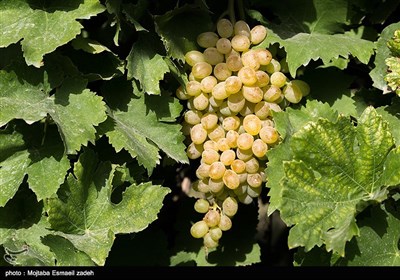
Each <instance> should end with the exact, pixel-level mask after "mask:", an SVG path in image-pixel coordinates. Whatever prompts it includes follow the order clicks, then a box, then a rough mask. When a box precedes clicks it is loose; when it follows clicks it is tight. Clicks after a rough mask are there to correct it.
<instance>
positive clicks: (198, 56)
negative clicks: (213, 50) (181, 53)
mask: <svg viewBox="0 0 400 280" xmlns="http://www.w3.org/2000/svg"><path fill="white" fill-rule="evenodd" d="M203 61H205V60H204V55H203V53H202V52H199V51H197V50H193V51H188V52H187V53H186V54H185V62H186V63H187V64H189V65H190V66H194V65H195V64H196V63H197V62H203Z"/></svg>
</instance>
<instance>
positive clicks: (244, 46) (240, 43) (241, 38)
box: [231, 34, 250, 52]
mask: <svg viewBox="0 0 400 280" xmlns="http://www.w3.org/2000/svg"><path fill="white" fill-rule="evenodd" d="M231 44H232V48H233V49H234V50H235V51H238V52H244V51H247V50H248V49H249V48H250V39H249V37H247V36H245V35H242V34H238V35H235V36H233V38H232V40H231Z"/></svg>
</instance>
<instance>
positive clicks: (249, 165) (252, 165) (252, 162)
mask: <svg viewBox="0 0 400 280" xmlns="http://www.w3.org/2000/svg"><path fill="white" fill-rule="evenodd" d="M259 168H260V163H259V162H258V160H257V159H256V158H255V157H252V158H250V159H249V160H247V161H246V172H247V173H256V172H257V171H258V169H259Z"/></svg>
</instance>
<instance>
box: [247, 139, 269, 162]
mask: <svg viewBox="0 0 400 280" xmlns="http://www.w3.org/2000/svg"><path fill="white" fill-rule="evenodd" d="M251 150H252V151H253V154H254V155H255V156H256V157H258V158H264V157H265V154H266V153H267V152H268V145H267V144H266V143H265V142H264V141H263V140H261V139H256V140H254V142H253V146H252V147H251Z"/></svg>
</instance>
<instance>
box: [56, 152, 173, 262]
mask: <svg viewBox="0 0 400 280" xmlns="http://www.w3.org/2000/svg"><path fill="white" fill-rule="evenodd" d="M115 168H116V167H115V166H112V165H111V164H110V163H108V162H100V163H98V161H97V158H96V155H95V154H94V152H93V151H91V150H86V151H85V152H84V153H83V154H82V155H81V156H80V158H79V161H78V162H77V163H76V164H75V167H74V175H72V174H71V175H69V176H68V178H67V180H66V183H65V185H63V188H62V189H61V191H62V192H61V193H60V198H51V199H49V202H48V216H49V222H50V224H51V227H52V228H53V229H54V230H57V231H59V232H58V235H60V236H63V237H64V238H66V239H68V240H69V241H70V242H71V243H72V244H73V245H74V246H75V247H76V248H77V249H78V250H81V251H83V252H85V253H86V254H88V255H89V256H90V257H91V259H92V260H93V261H94V262H95V263H96V264H98V265H104V263H105V259H106V258H107V256H108V254H109V251H110V249H111V247H112V244H113V241H114V239H115V234H119V233H132V232H139V231H141V230H143V229H145V228H146V227H147V226H148V225H149V224H150V223H151V222H153V221H154V220H156V219H157V214H158V212H159V211H160V209H161V207H162V205H163V204H162V201H163V199H164V197H165V196H166V195H167V194H168V193H169V192H170V190H169V189H168V188H163V187H161V186H156V185H151V183H144V184H140V185H135V184H132V185H131V186H129V187H128V188H127V189H126V190H125V191H124V193H123V195H122V200H121V202H119V203H118V204H115V203H113V202H111V192H112V185H111V183H112V179H113V177H114V172H115Z"/></svg>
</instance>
